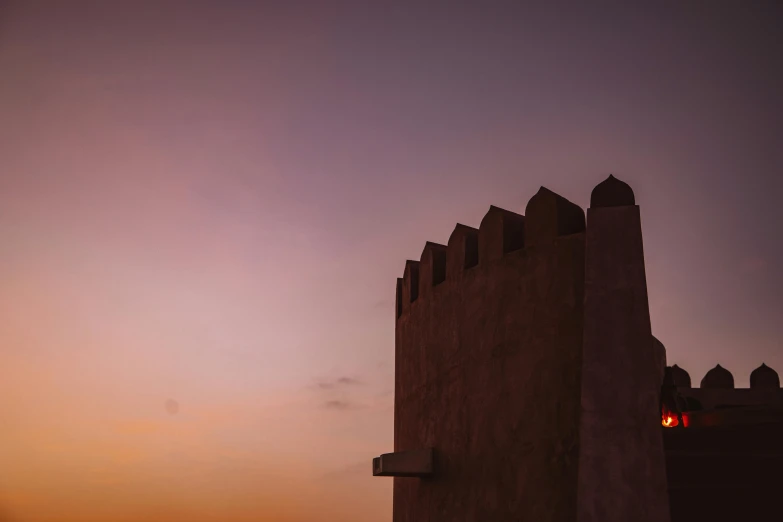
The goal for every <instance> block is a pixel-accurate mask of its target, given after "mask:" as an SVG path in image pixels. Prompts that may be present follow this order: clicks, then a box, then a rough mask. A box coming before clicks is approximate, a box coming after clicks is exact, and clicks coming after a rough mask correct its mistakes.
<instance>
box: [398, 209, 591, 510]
mask: <svg viewBox="0 0 783 522" xmlns="http://www.w3.org/2000/svg"><path fill="white" fill-rule="evenodd" d="M498 210H499V209H494V208H493V209H490V212H489V213H488V214H487V218H485V220H484V221H482V227H481V229H480V230H479V231H478V241H477V242H474V243H471V242H470V241H465V237H464V235H465V234H466V232H467V235H468V236H470V235H471V234H470V231H469V230H468V231H466V230H465V228H464V227H460V226H458V227H457V229H456V230H455V234H454V235H452V239H453V240H452V241H449V246H448V252H447V259H446V260H445V261H446V262H447V261H449V260H455V261H454V262H452V263H449V264H448V265H447V271H446V280H445V282H443V283H441V284H439V285H437V286H434V287H429V288H422V287H421V285H419V287H418V297H417V298H416V299H415V300H414V301H413V302H412V303H411V302H410V298H411V290H410V288H411V287H412V286H413V287H415V286H416V285H415V284H413V285H412V284H411V283H412V281H411V278H413V277H417V276H418V277H419V278H420V281H421V282H424V281H426V280H427V279H428V275H427V273H428V272H429V271H430V270H432V269H433V267H432V265H431V264H430V263H429V262H426V259H427V256H426V253H427V252H426V250H425V255H423V256H422V261H421V262H420V263H419V264H418V265H414V264H413V262H409V263H408V265H407V268H406V271H405V277H404V278H403V281H402V292H401V295H400V297H401V299H402V310H403V311H402V315H401V317H400V318H399V319H398V320H397V328H396V339H397V348H396V375H397V377H396V383H397V384H396V398H395V438H394V441H395V442H394V449H395V451H404V450H409V449H419V448H424V447H434V448H435V459H436V460H435V466H436V472H435V475H434V476H433V477H432V478H427V479H422V480H418V479H398V478H395V479H394V520H395V522H414V521H418V520H424V519H427V520H453V521H457V520H465V521H471V520H511V519H516V518H523V519H528V518H529V519H531V520H551V521H562V522H568V521H573V520H574V516H575V512H576V504H575V502H576V478H577V475H576V473H577V461H578V459H577V451H578V436H577V431H578V416H579V402H578V396H579V374H580V370H581V341H582V299H583V293H582V289H583V285H584V248H585V245H584V233H583V232H577V233H574V234H570V235H565V236H559V237H557V236H556V231H555V229H552V231H551V235H549V236H547V237H546V238H545V239H544V238H542V239H541V240H540V241H539V242H538V244H536V245H535V246H530V247H524V248H523V242H522V238H523V235H522V234H524V233H525V229H524V227H521V228H520V227H518V226H517V224H518V223H521V222H522V221H521V220H522V217H521V216H518V215H513V214H511V213H509V214H508V215H507V216H506V217H507V218H510V219H505V220H504V219H499V218H496V217H495V216H496V215H497V214H498ZM577 210H578V209H577ZM550 211H551V212H545V216H544V218H550V217H551V216H549V215H547V214H548V213H551V214H557V211H556V209H554V208H552V209H550ZM504 212H507V211H504ZM580 212H581V211H580ZM535 218H536V219H540V218H541V216H535ZM527 219H528V220H529V219H530V217H529V216H528V218H527ZM527 224H529V221H528V222H527ZM583 225H584V222H583V221H582V226H583ZM577 228H578V227H577ZM509 230H515V231H516V234H517V236H516V237H515V238H514V239H515V241H516V245H518V247H519V248H518V249H517V250H514V251H511V252H509V253H505V254H504V252H503V251H504V245H506V244H508V242H509V241H508V235H509V234H510V232H509ZM473 232H475V230H474V231H473ZM466 244H467V245H471V244H473V245H474V246H475V248H478V249H479V252H480V253H479V257H478V264H477V265H476V266H473V267H472V268H468V269H464V268H462V265H461V264H460V263H459V261H460V260H462V259H465V258H466V256H467V257H468V258H470V257H471V256H472V255H473V254H472V252H471V250H470V248H469V247H468V248H467V249H466V248H465V245H466ZM512 244H514V243H512ZM411 266H417V270H411ZM455 267H456V268H455ZM417 272H418V274H417Z"/></svg>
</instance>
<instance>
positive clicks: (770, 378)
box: [750, 363, 780, 390]
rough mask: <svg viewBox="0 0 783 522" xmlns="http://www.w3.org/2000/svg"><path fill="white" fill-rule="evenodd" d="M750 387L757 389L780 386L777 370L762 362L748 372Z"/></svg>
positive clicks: (773, 388)
mask: <svg viewBox="0 0 783 522" xmlns="http://www.w3.org/2000/svg"><path fill="white" fill-rule="evenodd" d="M750 387H751V388H753V389H757V390H777V389H779V388H780V377H779V376H778V372H776V371H775V370H773V369H772V368H770V367H769V366H767V365H766V364H764V363H761V366H759V367H758V368H756V369H755V370H753V371H752V372H750Z"/></svg>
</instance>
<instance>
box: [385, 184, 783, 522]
mask: <svg viewBox="0 0 783 522" xmlns="http://www.w3.org/2000/svg"><path fill="white" fill-rule="evenodd" d="M395 298H396V310H395V312H396V317H397V321H396V327H395V401H394V453H391V454H385V455H383V456H382V457H379V458H378V459H376V461H375V464H376V465H374V467H373V469H374V474H376V475H388V476H394V477H395V478H394V495H393V496H394V501H393V505H394V515H393V518H394V520H395V522H414V521H418V520H430V521H432V522H438V521H447V520H448V521H454V522H458V521H465V522H467V521H469V520H528V519H529V520H550V521H553V522H554V521H562V522H566V521H569V522H574V521H576V522H598V521H601V522H625V521H627V520H634V521H639V522H670V521H671V520H672V519H673V518H674V513H675V512H679V513H681V512H682V511H681V510H682V502H683V497H678V496H676V495H675V496H674V497H672V494H673V493H672V491H673V490H672V487H671V486H672V483H671V478H672V476H675V478H676V477H677V476H678V475H677V474H678V473H680V472H679V471H677V470H675V471H674V475H672V469H670V468H671V466H669V467H668V468H667V466H668V464H667V462H672V458H673V457H672V455H671V454H667V452H669V449H670V448H669V447H667V446H666V443H665V442H664V437H665V435H662V433H663V432H668V434H670V435H676V434H677V433H680V432H684V433H686V434H688V433H690V432H693V433H694V434H697V433H699V432H700V431H699V430H700V429H701V428H702V427H706V426H711V425H714V423H715V422H719V423H720V422H724V421H725V420H726V419H734V420H737V419H740V418H741V417H742V416H743V415H746V416H747V415H750V416H751V417H753V418H754V419H756V420H758V419H766V420H769V419H771V418H773V417H774V416H775V415H780V412H779V413H775V412H772V411H771V410H769V408H768V407H769V405H774V406H775V407H777V408H778V409H779V410H783V389H781V388H780V378H779V376H778V374H777V372H775V371H774V370H773V369H771V368H769V367H768V366H766V365H765V364H762V365H761V366H760V367H759V368H756V369H755V370H754V371H753V372H752V374H751V376H750V383H751V384H750V388H746V389H735V387H734V377H733V375H732V374H731V372H729V371H728V370H726V369H725V368H723V367H721V366H720V365H717V366H716V367H715V368H713V369H711V370H710V371H709V372H707V374H706V375H705V376H704V379H702V381H701V388H692V387H691V378H690V375H689V374H688V372H687V371H685V370H684V369H682V368H680V367H679V366H677V365H676V364H674V365H672V366H671V367H668V366H667V361H666V359H667V357H666V348H665V347H664V346H663V344H662V343H661V342H660V341H659V340H658V339H656V338H655V337H654V336H653V335H652V328H651V324H650V317H649V304H648V298H647V283H646V274H645V263H644V245H643V240H642V230H641V212H640V209H639V207H638V206H637V205H636V200H635V196H634V193H633V190H632V189H631V188H630V187H629V186H628V185H627V184H625V183H624V182H622V181H620V180H618V179H616V178H615V177H614V176H609V178H608V179H606V180H604V181H603V182H601V183H600V184H599V185H597V186H596V187H595V188H594V189H593V191H592V193H591V197H590V208H588V209H587V212H585V211H583V210H582V209H581V208H580V207H579V206H578V205H575V204H573V203H571V202H570V201H568V200H567V199H565V198H563V197H562V196H559V195H558V194H555V193H554V192H552V191H550V190H548V189H546V188H544V187H541V189H540V190H539V191H538V193H537V194H536V195H534V196H533V197H532V198H531V199H530V200H529V201H528V204H527V206H526V209H525V215H522V214H516V213H514V212H511V211H508V210H505V209H502V208H499V207H495V206H491V207H490V208H489V211H488V212H487V213H486V214H485V216H484V218H483V219H482V221H481V224H480V226H479V228H478V229H476V228H473V227H469V226H466V225H462V224H457V225H456V226H455V228H454V230H453V231H452V233H451V235H450V237H449V240H448V243H447V245H441V244H437V243H432V242H427V243H426V244H425V246H424V249H423V250H422V252H421V256H420V258H419V261H410V260H409V261H407V262H406V264H405V270H404V273H403V277H401V278H398V279H397V285H396V293H395ZM662 385H663V386H662ZM754 408H755V409H754ZM765 408H766V409H765ZM751 410H752V411H751ZM665 412H675V413H677V419H678V422H677V423H674V422H672V420H671V416H664V417H662V415H663V414H664V413H665ZM749 412H750V413H749ZM754 412H755V413H754ZM667 415H668V413H667ZM721 419H723V420H721ZM732 422H733V421H732ZM711 423H712V424H711ZM677 426H682V427H689V426H690V427H694V428H698V429H699V430H697V429H694V430H690V431H689V430H682V431H680V430H676V429H675V430H668V429H665V427H666V428H668V427H677ZM670 438H671V437H670ZM413 455H419V456H427V458H425V459H423V460H421V459H419V460H416V459H413V460H411V459H412V456H413ZM428 456H432V459H429V457H428ZM414 460H415V462H414ZM383 461H386V462H387V463H390V464H393V466H385V465H383ZM675 462H676V460H675ZM395 463H397V464H395ZM399 463H404V464H405V465H404V466H403V465H402V464H399ZM398 464H399V465H398ZM414 464H415V465H414ZM387 467H388V468H389V469H386V468H387ZM392 468H394V469H392ZM705 476H706V475H705ZM675 487H677V486H676V484H675ZM667 488H668V489H667ZM672 498H674V503H671V502H670V499H672ZM670 505H671V506H672V507H671V510H670V509H669V506H670ZM691 505H693V503H691Z"/></svg>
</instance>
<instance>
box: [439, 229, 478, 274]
mask: <svg viewBox="0 0 783 522" xmlns="http://www.w3.org/2000/svg"><path fill="white" fill-rule="evenodd" d="M478 233H479V231H478V229H475V228H473V227H469V226H467V225H463V224H461V223H457V226H456V227H454V231H453V232H452V233H451V236H449V242H448V246H447V247H446V278H447V279H452V280H453V279H458V278H460V277H462V272H463V271H465V270H467V269H469V268H473V267H474V266H476V265H478V258H479V252H478Z"/></svg>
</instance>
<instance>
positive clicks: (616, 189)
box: [590, 174, 636, 208]
mask: <svg viewBox="0 0 783 522" xmlns="http://www.w3.org/2000/svg"><path fill="white" fill-rule="evenodd" d="M635 204H636V198H635V196H634V194H633V189H631V187H630V186H629V185H628V184H627V183H625V182H624V181H620V180H619V179H617V178H615V177H614V175H612V174H609V177H608V178H606V179H605V180H604V181H602V182H601V183H599V184H598V185H596V187H595V188H594V189H593V193H592V194H590V207H591V208H596V207H628V206H632V205H635Z"/></svg>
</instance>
